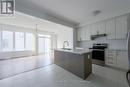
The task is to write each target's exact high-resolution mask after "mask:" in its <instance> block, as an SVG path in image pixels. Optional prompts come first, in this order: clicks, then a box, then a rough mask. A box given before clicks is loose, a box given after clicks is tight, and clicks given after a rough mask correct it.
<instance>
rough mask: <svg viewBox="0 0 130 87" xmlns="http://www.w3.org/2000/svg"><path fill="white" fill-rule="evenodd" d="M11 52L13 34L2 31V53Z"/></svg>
mask: <svg viewBox="0 0 130 87" xmlns="http://www.w3.org/2000/svg"><path fill="white" fill-rule="evenodd" d="M12 50H13V32H11V31H2V51H12Z"/></svg>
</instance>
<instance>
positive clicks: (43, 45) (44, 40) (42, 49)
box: [38, 34, 51, 54]
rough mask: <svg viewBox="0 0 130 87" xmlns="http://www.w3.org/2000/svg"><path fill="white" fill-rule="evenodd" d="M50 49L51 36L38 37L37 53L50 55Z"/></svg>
mask: <svg viewBox="0 0 130 87" xmlns="http://www.w3.org/2000/svg"><path fill="white" fill-rule="evenodd" d="M50 49H51V36H50V35H41V34H39V35H38V53H39V54H44V53H50Z"/></svg>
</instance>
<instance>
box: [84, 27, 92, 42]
mask: <svg viewBox="0 0 130 87" xmlns="http://www.w3.org/2000/svg"><path fill="white" fill-rule="evenodd" d="M90 30H91V28H90V26H89V25H88V26H86V31H85V32H86V33H85V36H86V40H90V37H91V31H90Z"/></svg>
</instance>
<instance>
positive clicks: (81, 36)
mask: <svg viewBox="0 0 130 87" xmlns="http://www.w3.org/2000/svg"><path fill="white" fill-rule="evenodd" d="M77 34H78V37H77V39H78V41H84V40H86V36H85V35H86V30H85V29H84V28H81V29H78V30H77Z"/></svg>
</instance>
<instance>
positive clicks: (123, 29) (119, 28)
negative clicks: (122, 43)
mask: <svg viewBox="0 0 130 87" xmlns="http://www.w3.org/2000/svg"><path fill="white" fill-rule="evenodd" d="M128 18H129V15H123V16H119V17H116V18H115V20H116V39H126V37H127V32H128V25H127V24H128Z"/></svg>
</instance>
